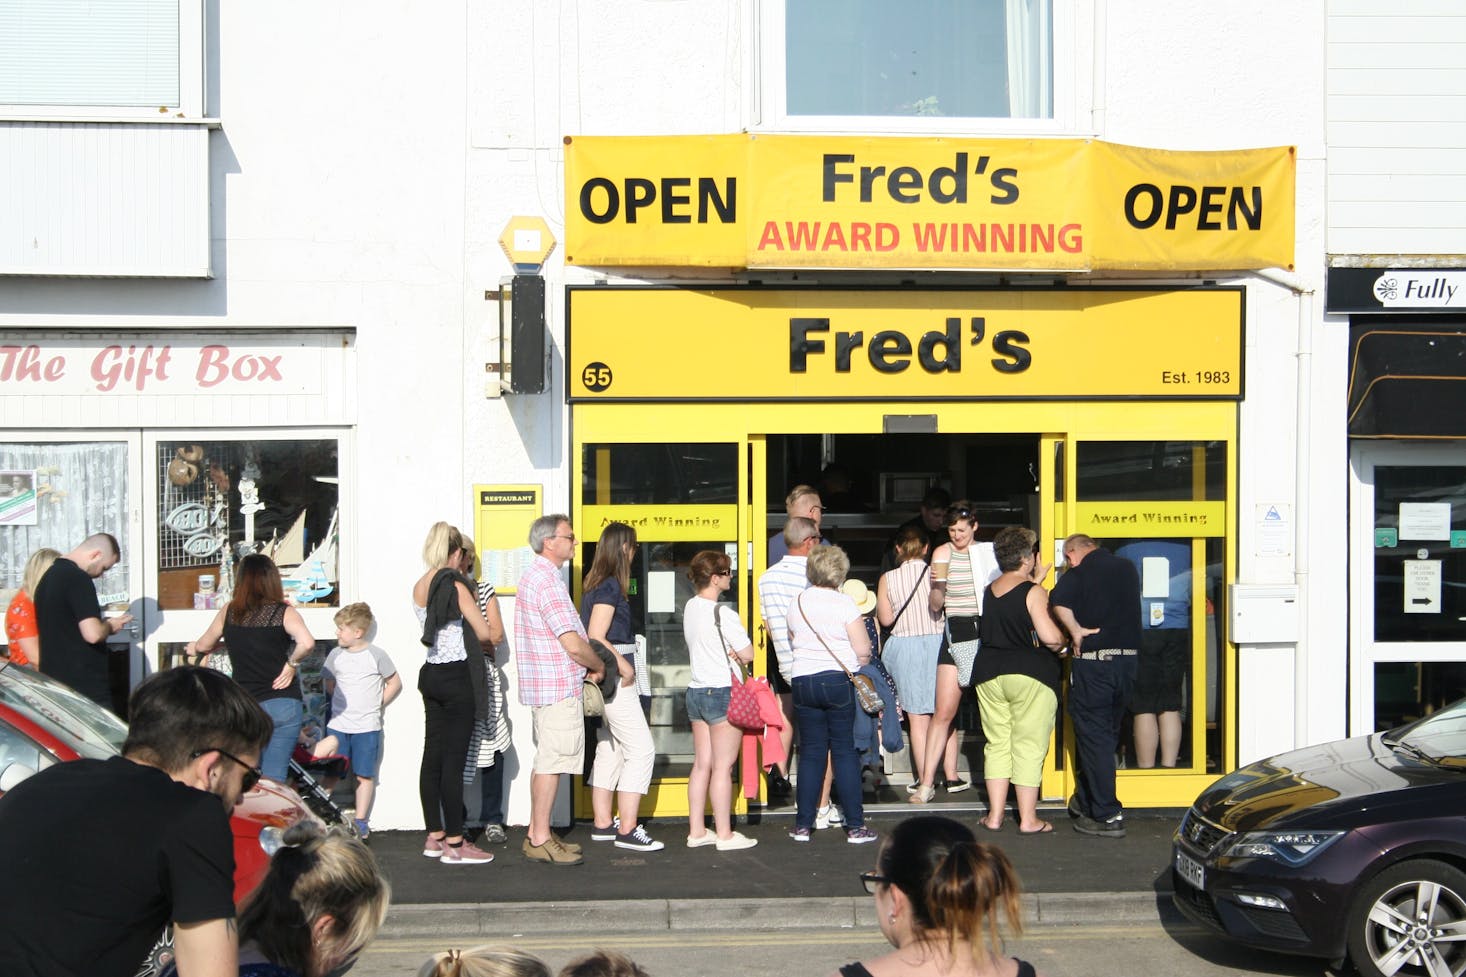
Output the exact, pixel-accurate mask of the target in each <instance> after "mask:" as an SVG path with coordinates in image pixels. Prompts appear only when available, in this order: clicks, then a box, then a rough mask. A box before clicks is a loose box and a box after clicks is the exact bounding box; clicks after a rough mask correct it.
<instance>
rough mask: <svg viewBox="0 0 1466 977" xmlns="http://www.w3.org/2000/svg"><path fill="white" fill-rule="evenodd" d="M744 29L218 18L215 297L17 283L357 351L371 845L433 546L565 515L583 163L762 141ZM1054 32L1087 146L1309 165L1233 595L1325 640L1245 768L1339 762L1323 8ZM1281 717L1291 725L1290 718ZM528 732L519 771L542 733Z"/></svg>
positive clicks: (265, 6)
mask: <svg viewBox="0 0 1466 977" xmlns="http://www.w3.org/2000/svg"><path fill="white" fill-rule="evenodd" d="M751 2H752V0H742V2H737V3H728V4H699V3H690V2H670V3H667V2H663V3H649V2H645V0H611V2H607V3H602V4H597V5H596V9H595V15H594V17H593V18H592V17H590V16H589V15H588V14H587V13H586V8H576V7H575V6H573V5H570V6H566V5H546V4H542V3H535V2H532V0H508V2H503V3H496V4H473V3H464V4H448V5H429V6H426V7H422V6H417V7H411V8H408V7H403V6H401V5H399V4H390V3H383V2H380V0H368V2H365V3H362V4H357V5H356V6H354V7H353V8H352V10H351V15H350V16H349V17H344V16H342V15H341V11H340V10H337V9H334V8H316V7H311V6H308V5H307V6H304V7H302V6H300V5H289V4H284V3H280V2H278V0H277V2H265V3H256V4H249V5H222V6H220V7H219V8H218V9H219V22H218V25H217V44H216V45H214V47H213V48H212V49H211V51H210V54H209V60H210V65H211V67H210V72H211V76H212V77H213V79H214V81H213V83H212V84H211V90H212V91H213V92H214V93H215V95H214V100H215V102H216V105H215V106H214V110H215V111H216V113H217V115H218V116H219V117H220V118H221V119H222V120H223V127H222V129H221V130H220V131H218V132H216V133H215V134H213V135H212V136H211V140H212V145H211V151H212V154H213V221H212V228H213V235H214V242H213V248H214V251H213V266H214V273H215V276H216V277H215V278H214V279H213V280H210V281H202V282H189V283H181V284H180V283H167V282H154V281H67V282H64V283H63V282H58V281H51V280H40V279H8V280H5V279H0V328H19V327H22V326H26V327H32V326H45V325H60V324H78V325H84V326H85V327H87V328H96V327H102V326H121V325H133V326H136V325H143V326H148V325H158V324H165V325H168V326H171V327H184V328H190V327H192V328H196V329H198V330H200V331H204V332H213V331H222V330H228V329H230V328H233V327H245V326H249V327H280V328H292V327H297V326H330V327H339V328H347V329H354V330H355V331H356V337H357V340H356V342H357V370H358V376H359V378H360V384H361V390H360V394H359V397H358V424H357V427H356V433H355V439H356V444H355V447H356V452H355V457H356V458H357V459H358V464H357V470H356V471H354V472H342V476H343V478H349V479H353V480H354V483H355V495H356V500H357V504H358V507H359V511H358V513H357V514H356V518H355V524H356V526H357V527H358V534H357V538H356V539H355V540H352V541H351V543H350V544H349V545H348V546H346V547H343V552H344V553H345V554H346V555H347V560H348V562H347V565H346V566H345V567H344V568H343V570H344V571H345V573H349V574H350V575H349V576H345V573H344V580H345V587H344V593H343V598H345V599H348V600H358V599H360V600H366V601H368V602H370V603H371V604H372V606H373V607H374V609H376V611H377V614H378V617H379V621H380V629H379V633H378V636H377V641H378V643H379V644H381V645H382V646H383V647H384V648H386V649H387V650H388V651H389V652H390V653H391V654H392V656H393V658H394V660H395V662H396V664H397V666H398V668H399V669H401V671H402V673H403V676H404V679H405V681H406V685H407V690H406V692H405V693H404V695H403V696H402V697H401V699H400V700H399V701H398V703H397V704H395V705H394V706H392V708H391V710H390V712H389V718H388V724H389V742H388V747H387V752H386V756H385V759H384V767H383V770H382V773H381V780H380V783H381V789H380V792H379V795H378V802H377V810H376V813H375V815H374V818H373V821H374V824H375V825H376V826H378V827H382V828H406V827H412V826H419V825H420V824H421V814H420V811H419V809H418V800H417V788H416V785H417V762H418V756H419V744H420V738H421V728H422V710H421V700H420V699H419V697H418V696H417V694H416V691H415V680H416V673H417V670H418V668H419V667H420V665H421V663H422V660H423V655H422V648H421V645H420V643H419V642H418V635H417V628H416V623H415V621H414V619H413V616H412V613H411V610H410V609H409V607H408V600H409V590H410V587H411V584H412V582H413V580H414V579H415V578H416V576H417V575H418V574H419V573H420V572H421V569H422V568H421V565H420V559H419V552H420V548H421V545H422V540H423V536H424V534H425V532H426V530H427V527H428V525H429V524H430V523H431V522H432V521H434V520H436V519H447V520H450V521H454V522H456V523H457V524H458V525H460V526H464V527H471V525H472V509H471V502H472V500H471V497H470V490H471V486H472V485H473V484H474V483H476V482H507V483H520V482H527V483H540V484H543V486H544V488H545V498H546V505H547V507H548V509H550V510H551V511H553V510H555V509H561V508H564V507H565V505H566V504H567V502H568V498H569V486H568V484H567V470H568V466H569V459H568V458H567V457H566V445H567V412H566V408H565V405H564V397H563V386H562V376H561V374H562V370H563V359H562V357H561V355H560V350H561V348H562V346H563V324H564V317H563V286H564V284H565V282H566V281H567V280H572V281H585V280H588V279H589V278H590V277H591V276H590V274H589V273H587V272H586V271H583V270H579V269H569V270H567V269H566V268H565V267H564V264H563V261H562V255H563V207H564V201H563V146H562V139H563V137H564V136H566V135H579V134H627V135H630V134H677V133H686V134H692V133H716V132H732V131H737V130H739V129H741V128H742V127H744V126H745V125H746V124H747V123H748V121H749V120H750V119H753V118H755V117H756V112H755V109H754V99H755V96H756V95H757V90H756V86H754V85H752V84H750V79H751V77H752V69H751V68H750V65H751V63H752V62H751V60H750V59H751V58H752V57H753V55H754V54H755V52H756V43H755V39H754V38H753V37H752V36H750V34H749V33H748V32H749V29H750V27H751V25H752V24H753V23H754V22H755V19H754V17H753V16H752V8H751V7H750V3H751ZM1057 5H1058V6H1059V7H1060V8H1061V9H1062V10H1070V11H1073V10H1075V9H1077V8H1078V7H1081V6H1082V7H1084V8H1085V9H1084V16H1085V19H1084V20H1083V21H1082V22H1081V23H1080V27H1081V29H1082V34H1081V36H1080V37H1079V38H1078V40H1077V44H1078V47H1079V48H1080V53H1079V54H1078V55H1076V60H1077V61H1078V62H1080V63H1082V64H1083V65H1084V69H1083V71H1081V72H1079V73H1078V74H1079V77H1077V78H1076V80H1075V89H1076V92H1075V93H1074V102H1075V104H1076V105H1077V106H1079V107H1080V109H1081V110H1082V111H1081V114H1080V115H1079V116H1078V123H1077V125H1076V129H1075V132H1074V133H1071V134H1075V135H1094V136H1097V137H1099V138H1103V139H1105V140H1108V141H1113V142H1121V143H1129V144H1135V145H1142V146H1151V147H1161V148H1172V149H1223V148H1242V147H1252V146H1268V145H1296V146H1298V147H1299V164H1298V240H1297V249H1296V257H1297V264H1298V267H1297V269H1296V270H1295V271H1294V272H1292V273H1291V275H1285V276H1283V278H1282V281H1281V283H1279V282H1276V281H1271V280H1264V279H1262V278H1259V277H1257V276H1250V275H1249V276H1243V277H1242V278H1240V279H1238V280H1239V281H1240V282H1242V283H1243V284H1245V285H1246V286H1247V287H1248V302H1247V315H1248V323H1247V339H1246V343H1247V399H1246V401H1245V402H1244V403H1243V405H1242V406H1241V409H1240V422H1241V429H1240V444H1241V465H1240V472H1239V476H1240V477H1239V484H1238V485H1237V486H1236V496H1235V498H1236V502H1237V505H1238V511H1239V513H1240V516H1239V538H1238V540H1237V546H1238V555H1239V560H1238V567H1239V574H1238V579H1239V581H1241V582H1252V583H1277V582H1285V583H1286V582H1294V581H1295V580H1300V581H1301V582H1302V584H1303V585H1304V593H1305V602H1304V606H1305V608H1306V611H1305V613H1306V620H1305V627H1304V630H1305V633H1306V634H1307V635H1308V640H1307V641H1306V642H1305V643H1304V644H1302V645H1300V646H1299V647H1297V648H1294V647H1293V646H1291V645H1289V646H1279V647H1267V648H1262V649H1246V648H1244V649H1243V650H1242V658H1241V660H1242V662H1243V667H1242V670H1241V682H1242V686H1241V688H1240V690H1239V696H1240V701H1241V703H1242V716H1241V722H1240V726H1241V729H1242V730H1243V731H1244V732H1243V737H1244V739H1243V743H1242V758H1243V759H1244V760H1245V759H1250V758H1251V757H1252V756H1255V755H1260V754H1261V753H1265V752H1272V751H1274V750H1275V749H1281V748H1284V747H1287V746H1291V745H1294V743H1297V742H1303V741H1317V740H1321V739H1327V738H1329V737H1331V736H1333V735H1338V734H1339V733H1341V731H1342V728H1343V716H1344V693H1343V676H1344V674H1345V669H1344V654H1345V644H1346V642H1345V635H1346V631H1347V628H1346V624H1347V622H1346V617H1345V612H1344V595H1345V580H1344V567H1345V563H1346V560H1345V536H1344V534H1343V532H1342V531H1341V529H1342V527H1343V526H1344V525H1345V524H1346V509H1345V493H1344V484H1345V483H1344V455H1345V451H1344V448H1345V445H1344V443H1343V424H1342V405H1343V396H1342V388H1343V382H1344V357H1345V350H1344V336H1343V335H1342V334H1341V331H1340V330H1339V329H1338V327H1337V326H1335V325H1329V324H1325V323H1324V322H1323V321H1322V314H1321V308H1322V303H1321V301H1320V299H1319V292H1320V281H1321V276H1322V273H1323V239H1322V235H1323V231H1322V228H1323V223H1322V213H1323V165H1322V161H1323V157H1324V149H1323V108H1322V106H1323V101H1322V99H1323V95H1322V92H1323V88H1322V85H1323V73H1324V48H1323V42H1322V35H1323V4H1322V3H1321V2H1319V0H1314V2H1308V3H1301V4H1285V5H1278V4H1275V3H1269V2H1264V0H1252V2H1242V3H1234V4H1221V5H1218V4H1215V3H1205V2H1201V0H1181V2H1175V3H1169V4H1165V5H1163V7H1159V8H1158V7H1157V6H1156V5H1155V4H1153V3H1148V2H1144V0H1129V2H1121V0H1108V2H1105V3H1101V4H1097V5H1093V7H1091V5H1087V4H1079V3H1071V2H1070V0H1057ZM1091 9H1093V10H1094V11H1096V14H1095V17H1096V19H1095V20H1094V22H1093V23H1091V22H1090V20H1089V19H1088V17H1089V16H1090V10H1091ZM1096 37H1097V38H1098V39H1099V41H1100V42H1101V43H1102V45H1103V50H1102V55H1103V56H1102V57H1099V58H1094V57H1092V55H1093V52H1092V51H1091V50H1090V48H1091V46H1092V45H1093V44H1094V42H1095V39H1096ZM974 134H980V133H974ZM515 215H535V216H540V217H543V218H544V219H545V220H547V221H548V222H549V224H550V226H551V228H552V230H553V231H554V232H555V234H556V236H557V238H561V246H560V247H557V248H556V251H555V252H554V253H553V254H552V256H551V258H550V260H549V261H548V263H547V264H546V267H545V269H544V274H545V276H546V279H547V284H548V306H549V308H548V325H549V331H550V336H551V338H552V342H551V346H552V354H551V370H550V376H551V378H552V386H551V388H550V390H549V391H548V392H547V393H545V394H543V395H538V396H521V397H509V398H491V397H486V396H485V393H484V386H485V383H486V381H487V380H488V377H489V375H488V374H486V373H485V372H484V369H483V364H484V363H485V362H487V361H490V360H493V359H495V358H496V356H495V355H494V351H493V346H492V342H491V340H492V337H493V335H494V333H495V330H496V329H497V316H498V310H497V307H496V305H495V304H494V303H492V302H487V301H485V299H484V292H485V291H486V290H491V289H496V288H497V287H498V285H499V281H500V279H501V278H503V277H504V276H506V275H508V274H510V272H511V268H510V266H509V264H508V261H507V259H506V258H505V256H504V254H503V252H502V250H501V249H500V246H499V243H498V237H499V235H500V233H501V232H502V231H503V229H504V226H505V224H506V222H507V221H508V220H509V219H510V218H511V217H512V216H515ZM1162 280H1163V279H1162ZM1300 336H1302V337H1303V339H1302V340H1300ZM1300 355H1301V360H1302V362H1303V363H1304V372H1303V374H1302V377H1303V381H1304V382H1303V386H1302V388H1301V389H1303V390H1304V392H1305V395H1306V398H1307V400H1306V402H1305V403H1304V404H1302V405H1301V406H1300V404H1299V402H1298V397H1299V391H1300V373H1299V362H1300ZM1297 416H1301V417H1302V418H1303V419H1304V421H1305V423H1306V427H1304V428H1301V429H1300V428H1299V427H1298V426H1296V425H1294V424H1293V423H1292V421H1291V419H1292V418H1294V417H1297ZM1300 430H1301V431H1302V433H1304V434H1306V438H1305V443H1306V450H1305V452H1304V453H1303V461H1304V464H1305V466H1306V473H1305V474H1304V475H1303V476H1302V477H1300V472H1299V470H1298V468H1297V465H1296V463H1295V462H1296V460H1297V458H1298V451H1297V446H1298V444H1299V437H1300ZM1300 493H1301V494H1300ZM1263 502H1281V503H1288V504H1291V505H1292V512H1293V515H1294V518H1295V520H1297V521H1298V522H1299V524H1300V525H1303V526H1304V533H1303V538H1304V539H1306V540H1307V542H1308V544H1309V546H1308V552H1307V562H1306V565H1304V564H1302V563H1301V561H1298V560H1296V559H1292V560H1290V559H1279V558H1257V557H1254V556H1253V555H1252V554H1253V550H1254V548H1255V545H1254V530H1253V527H1252V525H1251V518H1250V513H1251V512H1252V511H1253V507H1254V505H1255V504H1258V503H1263ZM1300 569H1306V570H1307V571H1308V572H1307V573H1306V574H1305V575H1303V576H1301V577H1300V576H1299V571H1300ZM504 607H505V610H506V612H507V611H509V610H511V608H512V602H505V605H504ZM506 616H507V615H506ZM1283 678H1286V679H1287V681H1283V680H1282V679H1283ZM1295 689H1296V691H1295V692H1292V694H1290V690H1295ZM1284 714H1286V715H1297V716H1298V717H1299V721H1298V722H1297V723H1295V724H1293V725H1292V727H1291V728H1290V727H1289V725H1288V724H1287V723H1280V722H1278V721H1276V717H1278V716H1280V715H1284ZM515 718H516V720H517V722H516V726H517V732H516V738H517V740H518V741H519V745H520V751H519V752H520V756H522V757H527V756H529V755H530V748H529V744H528V722H527V719H526V717H525V716H524V715H522V714H521V713H519V712H516V716H515ZM526 788H527V781H526V780H525V779H524V777H523V776H522V777H521V779H520V781H519V782H518V783H517V784H516V786H515V788H514V790H513V792H512V795H511V808H510V819H511V820H512V821H515V822H521V823H522V822H523V821H524V820H525V819H526V818H527V814H528V799H527V789H526Z"/></svg>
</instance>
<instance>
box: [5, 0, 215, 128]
mask: <svg viewBox="0 0 1466 977" xmlns="http://www.w3.org/2000/svg"><path fill="white" fill-rule="evenodd" d="M202 18H203V11H202V7H201V6H200V5H198V4H196V3H194V4H191V3H188V2H184V3H179V2H178V0H108V2H107V3H100V4H98V3H93V4H83V3H34V2H28V0H0V105H8V106H13V107H21V106H25V107H30V108H42V107H45V108H54V109H56V110H57V111H56V112H55V113H50V112H48V113H46V114H48V115H49V114H55V115H57V116H59V117H64V116H65V115H67V114H71V113H69V112H67V111H66V110H67V109H68V108H70V109H72V110H75V109H77V108H85V109H87V110H88V114H97V113H98V112H100V113H101V114H104V115H114V116H117V117H120V118H125V117H127V116H129V115H132V116H136V117H138V118H139V119H144V118H147V119H149V120H150V121H151V120H156V118H157V116H158V110H159V109H160V108H166V109H175V110H176V109H185V110H191V111H189V114H201V105H202V101H203V71H202V64H203V46H202V43H203V37H202V35H203V31H202V29H201V25H202Z"/></svg>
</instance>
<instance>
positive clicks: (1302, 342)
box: [1256, 269, 1314, 749]
mask: <svg viewBox="0 0 1466 977" xmlns="http://www.w3.org/2000/svg"><path fill="white" fill-rule="evenodd" d="M1256 274H1257V277H1259V278H1262V279H1264V280H1266V281H1269V282H1272V283H1273V284H1274V285H1278V286H1281V287H1282V288H1286V289H1288V290H1289V291H1291V292H1292V293H1293V294H1294V296H1295V297H1296V299H1297V302H1298V338H1297V342H1296V344H1295V349H1294V351H1293V356H1294V357H1295V358H1296V360H1297V367H1298V381H1297V383H1298V392H1297V403H1298V425H1297V432H1296V439H1295V444H1294V462H1293V465H1294V471H1295V485H1296V487H1295V489H1294V495H1293V499H1294V502H1293V582H1294V583H1295V584H1296V585H1297V587H1298V644H1297V647H1296V648H1295V650H1294V652H1293V689H1294V693H1293V701H1294V713H1293V748H1294V749H1299V748H1301V747H1303V746H1306V745H1307V744H1308V743H1309V741H1310V736H1309V732H1308V719H1309V712H1310V710H1309V700H1308V687H1309V683H1308V668H1307V663H1308V646H1309V637H1308V635H1309V629H1308V607H1309V589H1308V588H1309V533H1308V510H1307V505H1306V504H1307V502H1308V500H1309V498H1310V494H1309V493H1310V488H1311V484H1312V480H1313V479H1312V463H1311V460H1310V457H1309V455H1310V453H1311V449H1312V447H1313V437H1312V427H1313V405H1312V402H1311V399H1310V398H1311V396H1312V390H1313V297H1314V287H1313V286H1312V285H1310V284H1308V283H1306V282H1304V281H1303V280H1302V279H1300V278H1299V277H1298V276H1297V275H1294V274H1291V273H1289V272H1283V271H1274V270H1272V269H1263V270H1262V271H1259V272H1257V273H1256ZM1300 692H1301V693H1302V695H1300V694H1299V693H1300Z"/></svg>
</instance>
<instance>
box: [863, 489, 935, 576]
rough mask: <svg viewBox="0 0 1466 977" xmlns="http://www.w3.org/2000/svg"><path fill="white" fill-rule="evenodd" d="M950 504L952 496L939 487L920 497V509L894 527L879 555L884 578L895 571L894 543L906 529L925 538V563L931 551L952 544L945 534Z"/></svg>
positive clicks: (896, 563) (930, 557)
mask: <svg viewBox="0 0 1466 977" xmlns="http://www.w3.org/2000/svg"><path fill="white" fill-rule="evenodd" d="M951 504H952V496H951V495H950V494H948V492H947V490H946V489H944V488H942V487H941V486H940V485H933V486H931V487H930V488H928V489H927V490H926V494H925V495H923V496H922V497H921V509H920V511H918V512H917V514H916V515H914V516H912V517H911V518H910V519H908V520H906V521H905V522H903V523H902V524H901V525H899V526H897V527H896V531H895V532H894V533H892V534H891V539H890V541H889V542H887V543H886V551H885V553H883V554H882V555H881V573H880V575H881V576H882V577H884V576H885V575H886V573H887V572H889V571H891V570H894V569H896V567H897V566H898V561H897V559H896V541H897V540H899V539H900V538H901V534H902V533H904V532H905V531H906V530H907V529H908V528H915V529H919V530H921V532H922V533H923V534H925V536H926V561H927V562H928V563H930V562H931V559H932V551H934V550H935V549H936V548H937V547H938V546H941V545H942V544H943V543H950V542H952V536H951V534H949V533H948V532H947V506H949V505H951Z"/></svg>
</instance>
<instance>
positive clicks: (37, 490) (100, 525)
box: [0, 431, 150, 715]
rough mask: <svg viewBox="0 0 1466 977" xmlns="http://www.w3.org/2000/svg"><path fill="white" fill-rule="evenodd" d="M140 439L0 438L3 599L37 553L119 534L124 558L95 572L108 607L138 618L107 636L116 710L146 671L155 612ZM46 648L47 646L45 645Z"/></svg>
mask: <svg viewBox="0 0 1466 977" xmlns="http://www.w3.org/2000/svg"><path fill="white" fill-rule="evenodd" d="M141 444H142V438H141V435H140V434H139V433H137V432H116V431H105V432H103V431H98V432H84V431H83V432H66V433H60V434H58V433H56V432H49V431H48V432H24V431H9V432H6V434H5V435H4V440H3V441H0V600H3V601H4V603H5V606H6V607H8V606H9V604H10V601H11V600H12V599H13V598H14V596H15V594H16V592H17V591H18V590H19V589H20V588H21V586H22V582H23V579H24V574H25V566H26V562H27V561H28V560H29V558H30V556H31V554H32V553H35V552H36V551H37V550H39V549H42V548H49V549H53V550H55V551H57V552H58V553H60V554H63V555H64V554H66V553H70V552H71V551H72V550H73V549H75V548H76V547H77V546H78V545H80V544H81V543H82V541H83V540H85V539H86V538H87V537H88V536H90V535H92V534H93V533H110V534H112V535H113V536H114V537H116V539H117V542H118V546H119V549H120V550H121V558H120V559H119V560H118V562H117V565H116V566H114V567H112V569H110V570H108V571H107V572H106V573H104V574H102V576H101V577H99V578H97V581H96V586H97V599H98V602H99V603H100V604H101V605H102V607H103V609H104V612H105V611H107V610H111V611H126V612H128V613H131V614H132V615H133V623H132V624H131V626H129V627H128V628H125V629H123V630H122V631H120V632H118V634H117V635H116V636H114V638H113V639H112V640H111V641H109V642H108V645H109V648H110V649H111V655H110V656H109V669H110V673H111V679H112V682H111V685H112V697H113V703H112V706H113V709H114V711H116V712H117V713H118V714H119V715H125V714H126V703H127V696H128V693H129V692H130V690H131V688H132V686H133V685H135V684H136V683H137V682H138V681H140V680H141V679H142V677H143V675H144V674H146V671H147V669H146V663H145V660H144V657H143V654H142V650H141V645H140V644H139V641H140V639H141V636H142V635H143V634H145V633H146V628H147V626H148V621H149V618H150V615H149V612H148V607H147V601H146V600H145V599H144V593H145V588H144V585H143V583H144V580H145V575H144V573H143V569H142V568H143V566H144V560H145V555H144V552H143V547H142V540H143V532H142V515H141V506H140V499H139V495H140V493H139V491H138V486H139V485H140V484H141V474H142V467H143V466H142V448H141ZM42 653H43V654H44V650H43V651H42Z"/></svg>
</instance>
